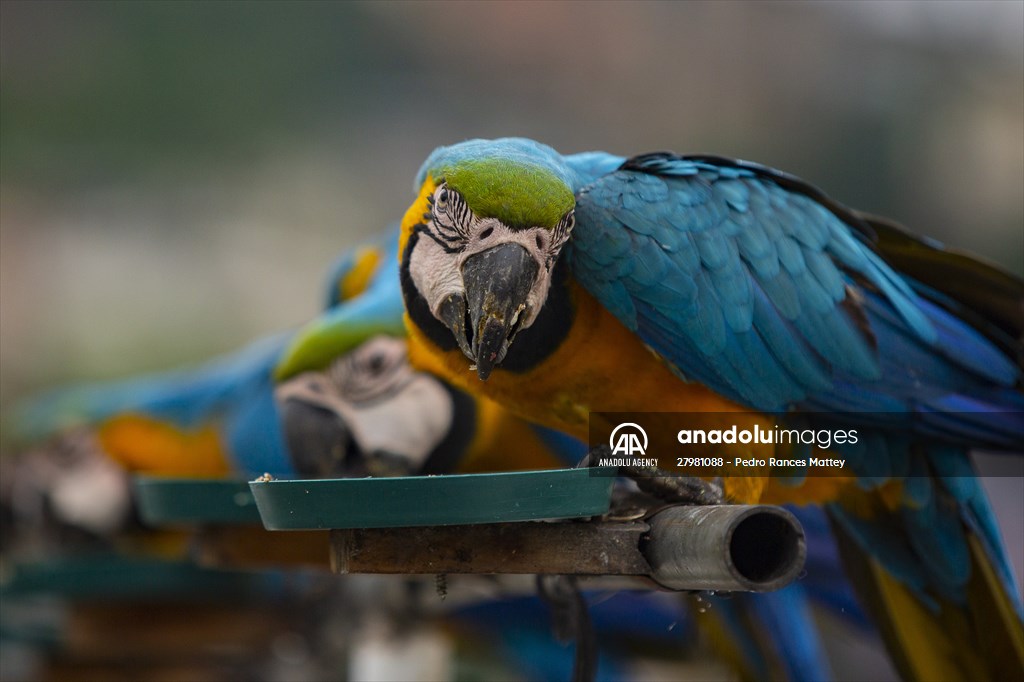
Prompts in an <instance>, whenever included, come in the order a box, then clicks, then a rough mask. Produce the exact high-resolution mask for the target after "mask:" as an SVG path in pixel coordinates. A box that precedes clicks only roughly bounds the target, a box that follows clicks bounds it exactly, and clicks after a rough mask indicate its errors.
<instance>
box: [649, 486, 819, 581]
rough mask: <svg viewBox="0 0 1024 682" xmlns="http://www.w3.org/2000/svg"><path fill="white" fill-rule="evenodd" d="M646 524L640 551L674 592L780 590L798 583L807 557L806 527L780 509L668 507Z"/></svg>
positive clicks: (727, 506)
mask: <svg viewBox="0 0 1024 682" xmlns="http://www.w3.org/2000/svg"><path fill="white" fill-rule="evenodd" d="M648 523H649V524H650V526H651V530H650V533H648V535H647V537H646V538H645V539H644V541H643V542H642V543H641V547H640V549H641V551H642V552H643V554H644V556H646V557H647V560H648V562H650V564H651V569H652V570H651V577H652V578H653V579H654V580H656V581H657V582H658V583H660V584H662V585H664V586H665V587H668V588H670V589H673V590H723V591H750V592H767V591H770V590H776V589H779V588H780V587H784V586H785V585H787V584H788V583H790V582H791V581H792V580H793V579H794V578H796V576H797V575H798V574H799V573H800V571H801V570H802V569H803V565H804V559H805V558H806V555H807V547H806V545H805V544H804V531H803V528H802V527H801V526H800V523H799V522H798V521H797V520H796V518H795V517H794V516H793V515H792V514H790V513H789V512H788V511H786V510H785V509H782V508H781V507H773V506H768V505H707V506H680V507H669V508H667V509H665V510H663V511H661V512H658V513H657V514H654V515H653V516H652V517H651V518H650V519H648Z"/></svg>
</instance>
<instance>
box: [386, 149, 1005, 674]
mask: <svg viewBox="0 0 1024 682" xmlns="http://www.w3.org/2000/svg"><path fill="white" fill-rule="evenodd" d="M416 193H417V198H416V200H415V201H414V203H413V204H412V206H411V207H410V208H409V210H408V211H407V213H406V214H405V217H404V219H403V221H402V225H401V238H400V239H401V244H400V258H401V272H400V277H401V282H402V293H403V296H404V298H405V304H406V310H407V317H406V320H407V326H408V329H409V334H410V357H411V358H412V360H413V362H414V364H416V365H417V366H419V367H422V368H425V369H427V370H428V371H431V372H432V373H435V374H438V375H439V376H442V377H445V378H446V379H448V380H449V381H451V382H452V383H453V384H455V385H457V386H461V387H464V388H465V389H466V390H468V391H471V392H474V393H477V394H481V395H486V396H488V397H490V398H493V399H494V400H497V401H498V402H500V403H501V404H503V405H505V406H506V407H508V408H510V409H511V410H512V411H514V412H515V413H517V414H519V415H522V416H524V417H526V418H528V419H530V420H532V421H535V422H537V423H541V424H544V425H546V426H549V427H552V428H555V429H558V430H561V431H565V432H567V433H571V434H574V435H575V436H577V437H579V438H581V439H582V438H586V435H587V426H588V418H589V417H590V416H591V415H592V413H615V412H634V413H635V412H652V413H653V412H675V413H690V414H693V413H705V414H706V416H707V419H706V420H705V422H704V424H703V425H702V426H705V427H715V426H721V425H725V424H739V425H740V427H741V428H744V427H745V426H751V425H758V424H760V425H761V426H762V428H765V426H766V425H768V428H770V425H771V424H772V423H774V419H775V418H785V417H786V415H789V414H791V413H792V412H794V411H800V412H801V413H802V418H803V419H805V420H807V421H809V422H810V423H812V424H814V423H816V422H815V420H816V419H820V418H822V417H828V418H831V419H832V420H833V421H832V422H830V423H832V424H833V425H834V420H835V419H836V418H839V419H840V420H842V419H844V418H845V419H851V420H855V421H854V422H853V423H856V424H857V425H858V426H859V428H861V429H864V433H865V437H864V438H861V439H860V440H859V441H858V444H857V446H851V447H847V446H845V445H844V446H835V448H837V449H839V448H841V452H842V456H843V457H845V458H846V459H847V464H848V469H847V470H846V471H844V472H843V474H844V475H843V476H831V477H824V476H820V477H819V476H808V477H806V478H805V479H803V480H801V479H800V477H799V476H796V477H794V476H793V474H792V471H789V472H787V475H786V476H784V477H783V476H773V475H772V474H773V472H772V471H771V470H769V469H768V468H764V469H763V470H762V471H761V472H760V473H761V475H760V476H749V475H748V476H743V477H740V476H734V477H729V474H730V473H737V472H736V471H735V470H734V469H730V467H728V466H724V467H722V469H721V470H720V471H719V473H721V474H723V475H725V476H726V479H725V491H726V494H727V496H728V497H729V498H730V499H732V500H734V501H738V502H755V501H759V500H760V501H774V502H785V501H791V502H798V503H814V504H819V505H824V506H825V508H826V510H827V512H828V514H829V517H830V518H831V521H832V525H833V528H834V529H835V532H836V535H837V538H838V541H839V543H840V545H841V548H842V550H843V556H844V560H845V562H846V565H847V567H848V570H849V572H850V577H851V579H852V580H853V582H854V583H855V585H856V586H857V587H858V588H859V589H860V594H861V598H862V599H863V600H864V602H865V604H866V605H867V607H868V608H869V610H870V611H871V612H872V614H873V615H874V618H875V621H876V623H877V624H878V626H879V628H880V629H881V631H882V633H883V634H884V635H885V639H886V641H887V643H888V646H889V650H890V653H891V655H892V656H893V658H894V660H895V662H896V665H897V667H898V668H899V670H900V672H901V674H903V675H904V676H905V677H907V678H908V679H950V678H957V679H974V680H977V679H1001V678H1005V676H1006V675H1008V674H1009V673H1010V672H1011V671H1012V672H1014V673H1015V674H1017V675H1020V673H1021V671H1022V670H1024V635H1022V626H1021V622H1022V621H1021V602H1020V597H1019V595H1018V594H1017V590H1016V588H1015V585H1014V582H1013V578H1012V575H1011V569H1010V566H1009V562H1008V561H1007V558H1006V556H1005V552H1004V550H1003V546H1002V542H1001V540H1000V537H999V534H998V531H997V529H996V525H995V520H994V518H993V515H992V512H991V510H990V508H989V505H988V502H987V500H986V498H985V495H984V492H983V491H982V488H981V486H980V484H979V481H978V480H977V478H976V477H975V473H974V470H973V467H972V465H971V462H970V460H969V459H968V449H970V448H984V449H988V450H1003V451H1011V452H1018V453H1019V452H1021V451H1022V450H1024V393H1022V390H1021V386H1022V366H1024V361H1022V358H1024V352H1022V349H1024V333H1022V331H1024V313H1022V310H1024V307H1022V302H1024V283H1022V282H1021V281H1020V280H1018V279H1016V278H1014V277H1012V276H1010V275H1008V274H1006V273H1004V272H1001V271H999V270H998V269H996V268H995V267H992V266H989V265H985V264H982V263H980V262H979V261H977V260H975V259H972V258H969V257H967V256H964V255H961V254H950V253H947V252H945V251H943V250H942V249H941V247H939V246H938V245H936V244H934V243H932V242H928V241H925V240H920V239H917V238H915V237H912V236H910V235H909V234H907V233H906V232H904V231H903V230H902V229H901V228H899V227H897V226H895V225H893V224H890V223H888V222H886V221H884V220H881V219H876V218H872V217H869V216H865V215H863V214H860V213H858V212H856V211H853V210H850V209H848V208H846V207H844V206H843V205H841V204H839V203H838V202H835V201H833V200H832V199H830V198H828V197H826V196H825V195H824V194H822V193H821V192H820V191H819V190H817V189H815V188H814V187H812V186H810V185H808V184H806V183H804V182H802V181H801V180H799V179H797V178H795V177H793V176H790V175H787V174H785V173H782V172H779V171H776V170H772V169H770V168H766V167H764V166H759V165H756V164H752V163H748V162H743V161H734V160H729V159H724V158H718V157H711V156H679V155H676V154H670V153H654V154H646V155H642V156H636V157H633V158H623V157H618V156H613V155H611V154H606V153H603V152H592V153H584V154H575V155H568V156H563V155H561V154H559V153H558V152H556V151H555V150H553V149H551V148H550V147H547V146H545V145H542V144H539V143H537V142H534V141H531V140H526V139H512V138H510V139H500V140H494V141H488V140H471V141H467V142H463V143H460V144H456V145H453V146H450V147H442V148H439V149H437V150H435V151H434V152H433V153H432V154H431V155H430V156H429V158H428V159H427V160H426V162H425V164H424V165H423V167H422V169H421V170H420V173H419V175H418V177H417V180H416ZM723 415H724V416H723ZM841 423H842V422H841ZM698 424H700V422H698ZM772 447H774V446H755V445H741V444H736V445H715V446H713V449H711V450H710V451H709V452H714V453H716V454H718V455H722V454H724V455H725V459H726V461H731V459H732V458H733V457H734V456H746V457H750V456H752V455H756V456H757V457H762V458H763V457H765V456H771V455H773V454H774V455H775V456H779V455H780V454H783V452H788V451H783V450H782V449H779V450H773V449H772ZM698 454H700V453H698Z"/></svg>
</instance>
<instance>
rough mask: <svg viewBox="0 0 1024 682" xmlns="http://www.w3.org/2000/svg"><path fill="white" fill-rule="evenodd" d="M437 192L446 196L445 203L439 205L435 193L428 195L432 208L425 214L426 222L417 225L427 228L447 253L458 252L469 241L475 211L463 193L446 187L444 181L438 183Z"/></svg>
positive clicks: (427, 232) (430, 235)
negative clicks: (463, 196) (471, 208)
mask: <svg viewBox="0 0 1024 682" xmlns="http://www.w3.org/2000/svg"><path fill="white" fill-rule="evenodd" d="M437 194H438V195H441V196H445V197H446V201H445V202H444V205H443V206H438V205H437V201H436V199H435V198H434V195H433V194H432V195H430V196H429V197H427V203H428V204H430V210H429V211H427V212H426V213H424V214H423V219H424V220H425V221H426V222H425V223H421V224H420V225H417V226H416V227H417V228H418V227H423V228H425V231H426V234H427V236H429V237H430V238H431V239H432V240H434V242H436V243H437V245H438V246H440V247H441V248H442V249H444V251H445V253H458V252H460V251H461V250H462V249H463V248H465V246H466V242H468V241H469V227H470V225H471V224H472V222H473V211H472V210H470V208H469V205H468V204H467V203H466V201H465V199H463V198H462V195H461V194H459V193H458V192H456V191H455V190H451V189H448V188H447V187H445V186H444V182H442V183H441V184H440V185H438V191H437ZM414 229H416V228H414Z"/></svg>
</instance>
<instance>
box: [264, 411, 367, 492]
mask: <svg viewBox="0 0 1024 682" xmlns="http://www.w3.org/2000/svg"><path fill="white" fill-rule="evenodd" d="M279 409H280V413H281V423H282V425H283V427H284V438H285V444H286V445H287V446H288V452H289V454H290V455H291V459H292V464H293V465H294V466H295V470H296V471H297V472H298V473H299V474H300V475H302V476H304V477H307V478H325V477H332V476H341V475H344V474H345V472H346V468H347V467H346V462H347V461H348V459H349V458H350V456H352V455H353V454H356V456H358V453H356V450H358V448H357V447H356V445H355V441H354V440H353V439H352V434H351V433H350V431H349V429H348V427H347V426H346V425H345V422H344V421H343V420H342V419H341V417H340V416H338V415H337V414H335V413H334V412H332V411H330V410H328V409H327V408H325V407H321V406H320V405H314V404H312V403H307V402H304V401H302V400H300V399H298V398H287V399H286V400H285V401H284V402H283V403H280V406H279Z"/></svg>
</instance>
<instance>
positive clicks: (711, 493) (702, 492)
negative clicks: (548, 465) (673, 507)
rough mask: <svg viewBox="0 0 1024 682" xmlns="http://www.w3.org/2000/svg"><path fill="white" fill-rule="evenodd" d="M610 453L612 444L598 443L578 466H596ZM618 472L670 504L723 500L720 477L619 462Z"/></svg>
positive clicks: (714, 502)
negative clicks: (712, 479)
mask: <svg viewBox="0 0 1024 682" xmlns="http://www.w3.org/2000/svg"><path fill="white" fill-rule="evenodd" d="M611 456H612V452H611V448H609V447H608V446H607V445H598V446H596V447H594V448H592V449H591V450H590V452H588V453H587V454H586V455H584V456H583V459H581V460H580V461H579V462H578V463H577V464H576V467H577V468H583V467H592V466H597V464H598V462H600V461H601V460H602V459H608V458H610V457H611ZM619 475H620V476H625V477H626V478H628V479H630V480H632V481H634V482H635V483H636V487H637V488H639V489H640V490H641V491H642V492H644V493H646V494H648V495H650V496H652V497H655V498H657V499H658V500H661V501H662V502H667V503H670V504H723V503H724V501H725V495H724V493H723V486H722V479H721V478H716V479H715V480H714V481H705V480H704V479H703V478H696V477H693V476H680V475H679V474H676V473H672V472H670V471H665V470H664V469H659V468H658V467H653V466H631V465H627V466H620V467H619Z"/></svg>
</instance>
